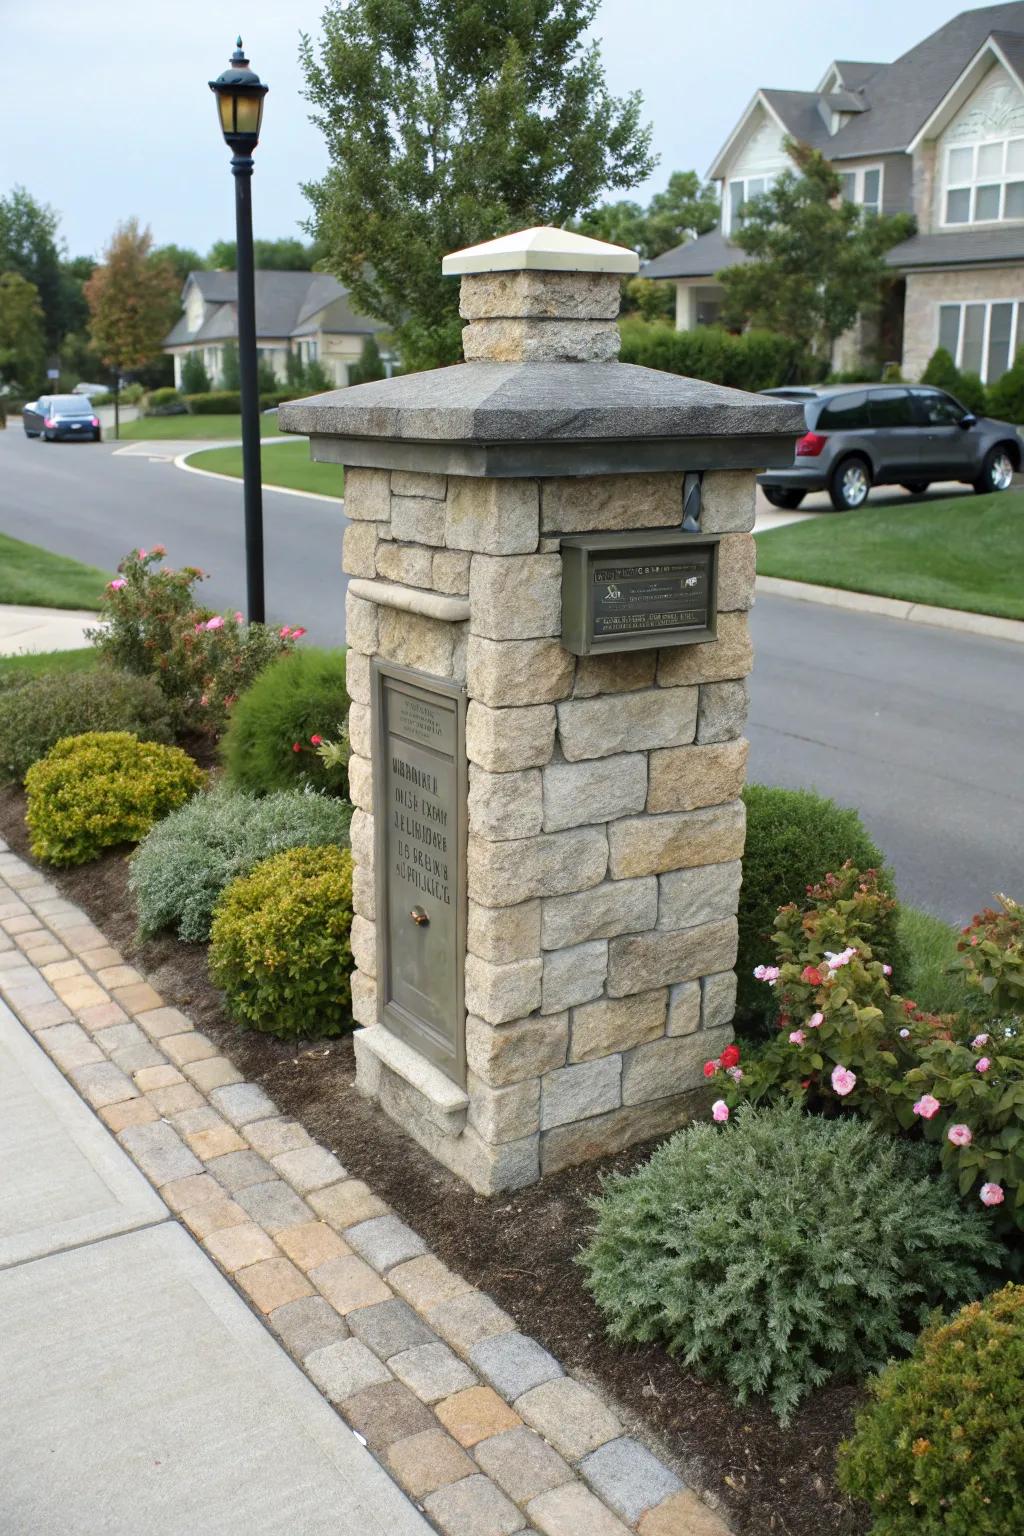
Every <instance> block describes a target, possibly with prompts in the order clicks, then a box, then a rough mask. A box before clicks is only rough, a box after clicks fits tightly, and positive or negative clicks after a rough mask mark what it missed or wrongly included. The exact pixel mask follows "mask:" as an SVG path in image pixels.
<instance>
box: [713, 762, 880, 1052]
mask: <svg viewBox="0 0 1024 1536" xmlns="http://www.w3.org/2000/svg"><path fill="white" fill-rule="evenodd" d="M743 799H744V802H745V804H746V807H747V843H746V848H745V851H744V854H743V884H742V886H741V887H740V903H739V952H738V955H737V960H736V971H737V975H738V977H739V986H738V992H737V1003H736V1006H737V1014H738V1016H739V1018H740V1019H741V1020H742V1021H744V1022H745V1023H746V1024H747V1025H748V1027H750V1028H751V1030H752V1032H764V1033H770V1032H771V1028H770V1011H771V1005H772V992H771V988H769V987H763V986H761V984H760V983H759V982H757V981H755V979H754V975H753V971H754V967H755V965H763V964H765V963H766V962H770V961H771V960H772V958H773V957H772V949H771V943H770V940H771V934H772V930H773V928H774V926H775V914H776V912H777V911H778V909H779V907H782V906H785V905H787V903H789V902H791V901H795V902H797V903H798V904H800V905H803V902H804V898H805V897H806V895H807V888H808V886H811V885H818V884H820V882H821V881H822V880H823V879H824V878H825V876H826V875H827V874H829V873H832V872H834V871H836V870H839V869H840V868H841V867H842V866H843V864H845V863H846V862H847V860H849V861H850V862H851V863H853V864H855V865H856V866H857V868H858V869H860V870H868V869H877V870H878V871H879V873H880V875H881V880H880V882H879V883H880V886H881V889H882V890H883V891H886V892H887V893H889V894H892V890H893V885H892V876H891V874H890V873H889V871H888V870H887V869H886V868H885V859H884V856H883V854H882V851H881V849H879V848H877V847H876V846H875V844H874V843H873V842H872V841H871V838H870V837H869V836H868V834H867V832H866V831H865V829H864V824H863V822H862V821H861V819H860V817H859V816H858V815H857V812H856V811H853V810H844V809H842V808H841V807H840V806H838V805H836V803H835V801H834V800H826V799H824V798H823V797H822V796H821V795H815V794H812V793H811V792H810V791H809V790H803V789H774V788H769V787H768V786H767V785H764V784H748V785H747V788H746V789H745V790H744V792H743ZM883 950H885V951H886V952H885V953H882V951H883ZM876 959H879V960H884V961H886V962H887V963H888V964H890V965H891V966H892V967H893V978H894V979H893V985H894V986H898V985H899V983H900V973H901V971H902V969H903V968H904V960H903V950H902V946H901V944H900V941H899V939H898V937H897V933H896V913H895V912H894V913H893V915H892V917H891V918H890V920H889V923H888V927H887V929H886V930H885V931H884V932H883V934H882V935H881V942H880V944H879V945H878V946H877V953H876Z"/></svg>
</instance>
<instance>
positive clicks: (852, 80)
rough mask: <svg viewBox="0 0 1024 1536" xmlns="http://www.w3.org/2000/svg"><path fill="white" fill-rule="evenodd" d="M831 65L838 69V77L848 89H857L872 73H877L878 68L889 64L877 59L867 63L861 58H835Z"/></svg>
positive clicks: (863, 84)
mask: <svg viewBox="0 0 1024 1536" xmlns="http://www.w3.org/2000/svg"><path fill="white" fill-rule="evenodd" d="M833 67H834V68H835V69H837V70H838V71H839V78H840V79H841V80H842V82H843V85H844V86H845V87H846V89H847V90H848V91H859V90H861V88H862V87H863V86H865V85H866V84H867V82H868V81H869V80H870V79H871V77H872V75H877V74H878V71H879V70H880V69H888V67H889V66H888V65H887V64H880V63H878V61H877V60H876V61H875V62H874V63H868V62H866V61H865V60H863V59H836V60H835V63H834V66H833Z"/></svg>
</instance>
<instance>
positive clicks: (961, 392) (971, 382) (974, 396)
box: [956, 373, 989, 416]
mask: <svg viewBox="0 0 1024 1536" xmlns="http://www.w3.org/2000/svg"><path fill="white" fill-rule="evenodd" d="M956 397H957V399H958V400H959V401H960V404H961V405H965V406H966V407H967V409H968V410H969V411H973V412H974V414H975V416H985V415H987V414H988V411H989V403H988V390H987V389H986V388H985V386H984V384H983V383H982V382H981V379H980V377H979V375H978V374H976V373H962V374H961V375H960V384H959V387H958V388H957V390H956Z"/></svg>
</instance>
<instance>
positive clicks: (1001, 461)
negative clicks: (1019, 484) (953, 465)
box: [974, 443, 1013, 496]
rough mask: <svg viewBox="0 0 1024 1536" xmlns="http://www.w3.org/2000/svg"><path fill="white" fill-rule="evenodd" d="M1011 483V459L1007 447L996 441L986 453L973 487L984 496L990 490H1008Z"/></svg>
mask: <svg viewBox="0 0 1024 1536" xmlns="http://www.w3.org/2000/svg"><path fill="white" fill-rule="evenodd" d="M1012 484H1013V460H1012V459H1011V458H1010V453H1009V449H1008V448H1006V447H1005V446H1004V445H1003V444H1001V443H997V444H996V446H995V447H994V448H990V449H989V451H988V453H986V455H985V462H984V464H982V466H981V474H980V475H979V476H978V478H977V480H975V482H974V489H975V490H976V491H977V492H978V494H979V495H980V496H984V495H986V494H987V493H988V492H990V491H1008V490H1009V489H1010V486H1011V485H1012Z"/></svg>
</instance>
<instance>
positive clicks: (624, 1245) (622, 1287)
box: [581, 1105, 998, 1424]
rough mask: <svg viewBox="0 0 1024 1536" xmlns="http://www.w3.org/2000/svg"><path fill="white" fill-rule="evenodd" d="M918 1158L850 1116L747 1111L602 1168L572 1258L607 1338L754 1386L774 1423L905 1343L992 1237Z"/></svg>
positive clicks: (968, 1283)
mask: <svg viewBox="0 0 1024 1536" xmlns="http://www.w3.org/2000/svg"><path fill="white" fill-rule="evenodd" d="M929 1166H930V1160H929V1159H928V1158H927V1157H925V1156H922V1154H921V1153H920V1152H919V1151H918V1150H917V1149H915V1148H910V1147H904V1146H902V1145H901V1144H900V1143H898V1142H896V1141H893V1140H890V1139H889V1138H887V1137H884V1136H881V1135H879V1133H878V1132H876V1131H874V1130H873V1129H872V1128H871V1127H870V1126H867V1125H865V1124H863V1123H860V1122H858V1121H856V1120H826V1119H823V1118H821V1117H820V1116H815V1115H804V1114H801V1112H800V1110H799V1109H798V1108H797V1107H796V1106H778V1107H776V1108H773V1109H770V1110H755V1109H753V1108H752V1107H751V1106H750V1105H746V1106H744V1107H743V1108H742V1109H741V1110H740V1112H739V1114H738V1115H737V1117H736V1121H735V1124H733V1125H730V1126H729V1127H727V1128H719V1127H717V1126H714V1125H708V1124H704V1125H691V1126H688V1127H687V1128H686V1129H685V1130H683V1131H680V1132H679V1133H678V1134H677V1135H675V1136H673V1137H672V1139H671V1140H670V1141H668V1142H666V1143H665V1144H664V1145H663V1146H662V1147H660V1148H659V1149H658V1150H657V1151H656V1152H655V1154H654V1156H653V1157H652V1158H651V1160H650V1162H649V1163H648V1164H647V1165H646V1166H645V1167H644V1168H641V1169H640V1170H639V1172H637V1173H634V1174H630V1175H628V1176H627V1175H622V1174H618V1175H615V1176H613V1177H612V1178H611V1179H609V1180H608V1181H607V1182H606V1183H605V1186H604V1190H603V1193H602V1195H601V1197H600V1198H599V1199H598V1200H596V1201H595V1202H594V1207H595V1209H596V1211H597V1213H598V1214H597V1226H596V1230H595V1234H594V1237H593V1239H592V1241H591V1243H590V1245H589V1247H588V1248H587V1249H586V1250H585V1252H584V1254H583V1256H582V1259H581V1263H582V1265H583V1268H584V1270H585V1272H586V1277H587V1286H588V1288H589V1289H590V1291H591V1292H592V1293H593V1295H594V1297H595V1299H596V1300H597V1303H598V1305H599V1306H600V1308H601V1310H602V1311H603V1312H604V1314H605V1317H606V1319H607V1324H608V1331H609V1333H610V1334H611V1336H612V1337H613V1338H614V1339H618V1340H621V1341H627V1340H630V1341H636V1342H640V1343H644V1342H648V1341H652V1340H655V1341H658V1342H660V1343H662V1344H664V1345H665V1347H666V1348H667V1349H668V1351H669V1353H670V1354H673V1355H678V1356H679V1357H680V1359H681V1361H682V1363H683V1364H684V1365H685V1366H688V1367H690V1368H692V1369H693V1370H695V1371H696V1372H698V1373H699V1374H701V1375H704V1376H709V1377H713V1378H717V1379H720V1380H723V1381H724V1382H725V1383H726V1384H727V1385H728V1387H729V1388H730V1389H731V1391H732V1392H733V1393H734V1395H735V1396H736V1398H737V1399H738V1400H739V1402H741V1403H744V1402H747V1401H748V1400H749V1399H750V1398H751V1397H752V1396H757V1395H760V1394H762V1393H763V1394H765V1395H766V1396H767V1398H768V1401H769V1403H770V1404H771V1407H772V1409H773V1410H774V1412H775V1413H776V1414H777V1415H778V1417H779V1419H780V1420H781V1421H782V1423H783V1424H785V1423H788V1422H789V1420H790V1418H791V1417H792V1414H793V1411H794V1409H795V1408H796V1406H797V1404H798V1403H799V1402H800V1400H801V1398H803V1397H804V1396H805V1395H806V1394H807V1393H808V1392H809V1391H810V1390H811V1389H812V1388H814V1387H819V1386H822V1385H824V1383H825V1382H827V1381H829V1380H832V1379H835V1378H839V1379H850V1378H853V1379H856V1378H857V1377H858V1376H861V1375H863V1374H864V1372H866V1371H869V1370H872V1369H875V1368H876V1367H878V1366H881V1365H883V1364H884V1363H885V1361H886V1360H887V1358H888V1357H889V1356H890V1355H891V1354H892V1353H893V1352H894V1351H895V1350H898V1349H904V1350H906V1349H909V1348H911V1346H912V1344H913V1337H912V1332H913V1330H914V1329H915V1328H916V1327H919V1326H920V1325H921V1324H922V1323H923V1322H924V1321H925V1319H926V1317H927V1315H928V1311H929V1309H930V1308H931V1307H932V1306H934V1305H935V1303H936V1302H938V1301H940V1300H942V1301H946V1300H950V1299H952V1300H954V1301H957V1300H960V1299H966V1298H968V1297H971V1296H973V1295H976V1294H977V1292H978V1290H979V1289H980V1277H979V1268H981V1267H982V1266H984V1265H986V1264H989V1263H993V1262H995V1260H996V1257H997V1254H998V1249H997V1247H996V1245H995V1244H994V1243H993V1242H992V1240H991V1239H990V1238H989V1236H988V1234H987V1232H986V1229H985V1225H984V1222H983V1220H982V1218H981V1216H980V1215H978V1214H977V1213H970V1212H964V1211H961V1210H959V1208H958V1206H957V1203H956V1198H955V1195H954V1193H953V1191H952V1189H951V1188H950V1186H949V1184H948V1183H947V1181H946V1180H944V1179H941V1178H940V1179H936V1178H932V1177H930V1176H929V1173H928V1168H929Z"/></svg>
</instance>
